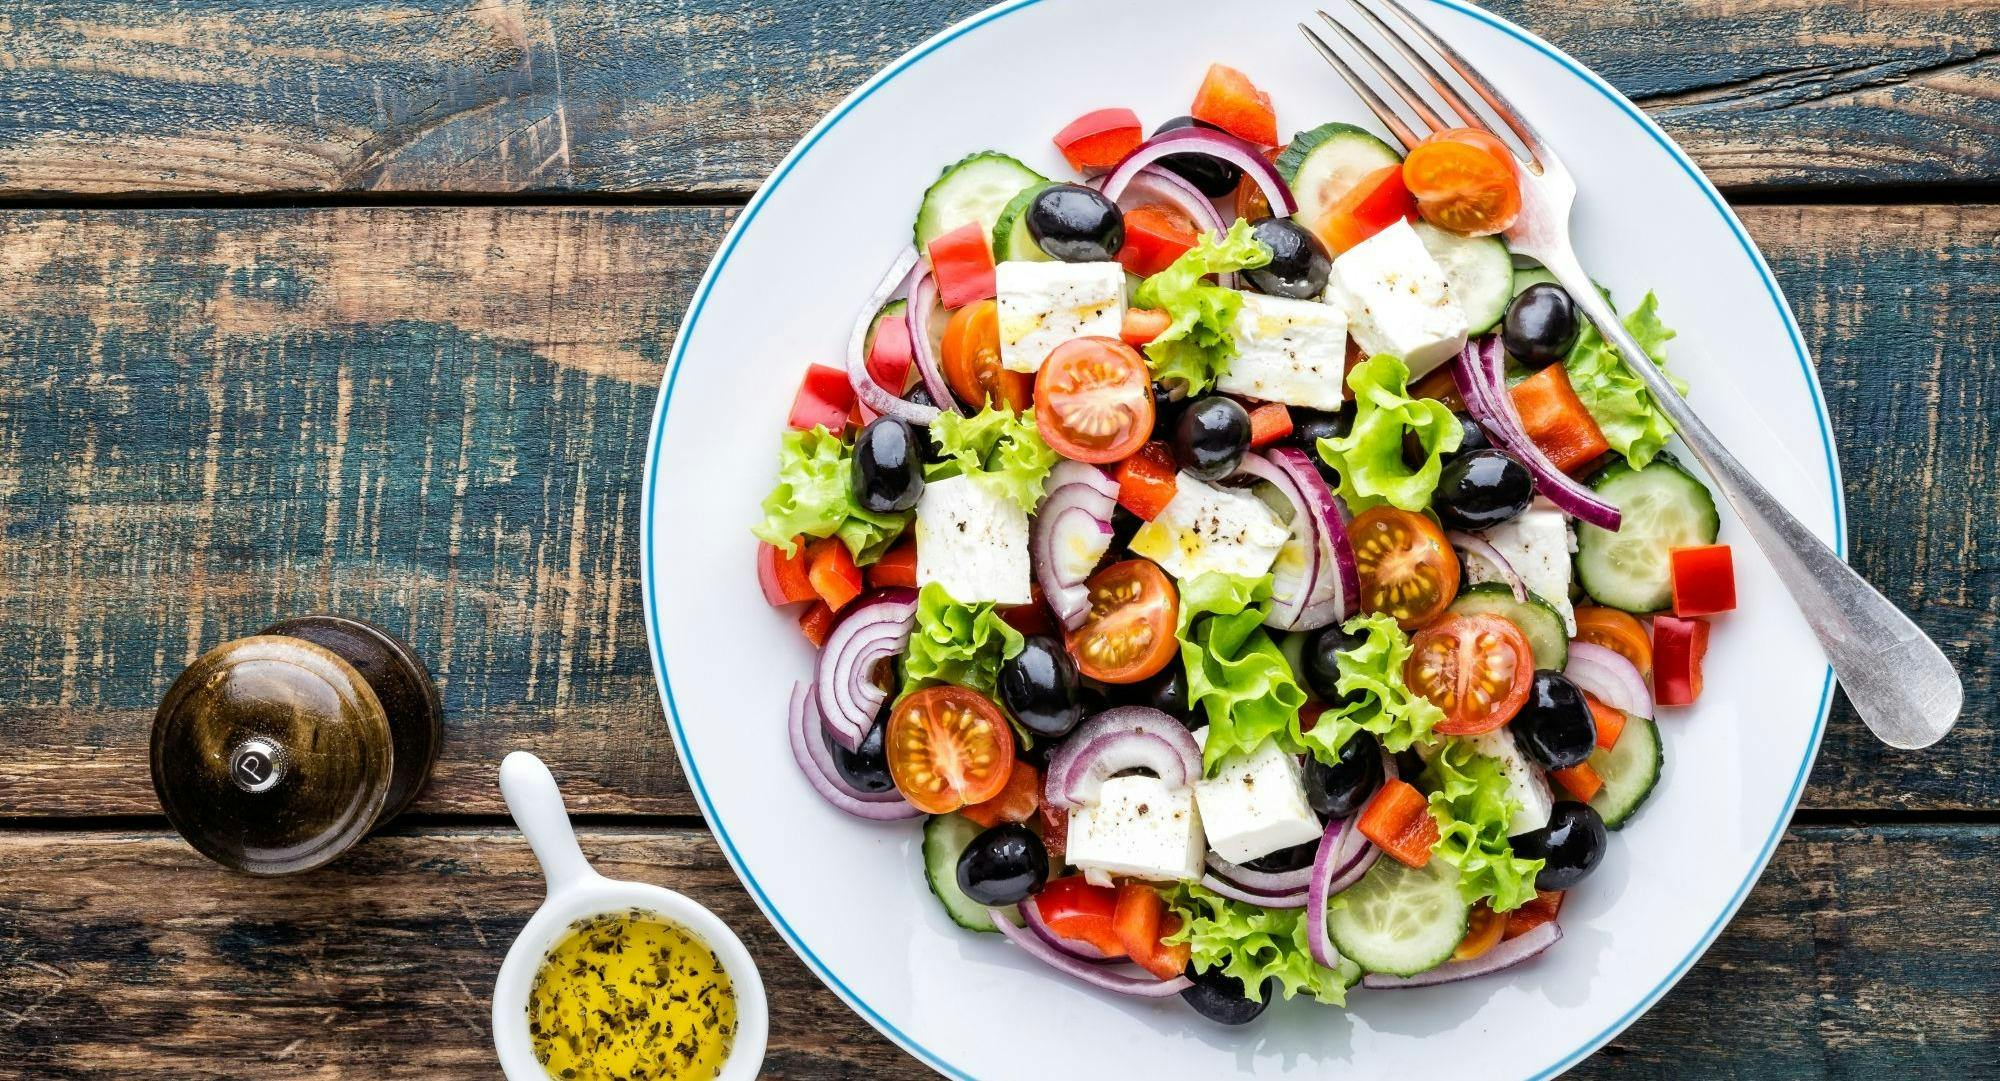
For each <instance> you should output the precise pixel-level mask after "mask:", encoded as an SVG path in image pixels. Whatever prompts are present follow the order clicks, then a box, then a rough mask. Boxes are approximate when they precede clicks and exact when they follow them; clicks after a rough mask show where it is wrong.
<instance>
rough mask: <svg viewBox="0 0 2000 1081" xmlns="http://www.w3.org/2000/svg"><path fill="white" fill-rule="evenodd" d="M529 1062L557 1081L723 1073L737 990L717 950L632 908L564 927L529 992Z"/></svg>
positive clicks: (678, 1078) (657, 1080)
mask: <svg viewBox="0 0 2000 1081" xmlns="http://www.w3.org/2000/svg"><path fill="white" fill-rule="evenodd" d="M528 1035H529V1037H530V1039H531V1040H532V1041H533V1042H534V1047H535V1058H536V1060H537V1061H539V1062H540V1063H541V1064H542V1068H543V1069H545V1070H547V1071H548V1073H549V1076H550V1077H552V1078H561V1079H563V1081H627V1079H629V1081H683V1079H691V1078H712V1077H715V1076H717V1075H719V1074H720V1073H721V1072H722V1065H723V1063H724V1062H726V1061H728V1059H729V1050H730V1047H731V1045H732V1044H733V1043H734V1042H735V1038H736V991H735V989H734V988H733V987H732V986H731V985H730V982H729V973H728V972H726V971H724V969H723V967H722V962H721V961H719V960H718V959H717V958H716V956H715V951H714V950H711V949H709V947H708V945H707V944H706V943H704V942H702V941H701V940H700V939H698V938H696V937H695V936H694V935H693V934H691V933H689V932H688V931H687V929H685V928H683V927H682V926H680V925H679V924H677V923H673V922H670V921H668V920H665V919H662V918H661V917H659V916H656V915H654V914H652V913H650V912H645V911H642V910H640V909H636V908H634V909H625V910H622V911H619V912H609V913H605V914H603V915H600V916H592V917H591V918H589V919H587V920H582V921H579V922H578V923H576V924H574V925H572V926H571V927H570V929H569V930H568V932H567V933H565V934H564V935H563V937H562V939H561V940H560V941H558V942H557V943H556V945H555V948H554V949H552V950H550V951H549V953H548V956H546V957H544V958H543V959H542V967H541V968H540V970H538V971H537V972H536V973H535V983H534V987H533V988H532V989H531V990H530V991H529V993H528Z"/></svg>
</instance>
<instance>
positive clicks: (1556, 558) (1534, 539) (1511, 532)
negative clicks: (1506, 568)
mask: <svg viewBox="0 0 2000 1081" xmlns="http://www.w3.org/2000/svg"><path fill="white" fill-rule="evenodd" d="M1480 536H1481V537H1484V538H1485V539H1486V543H1488V544H1491V545H1492V546H1493V550H1494V551H1496V552H1498V553H1500V555H1501V556H1502V557H1503V558H1504V559H1506V560H1507V563H1508V565H1510V566H1512V567H1513V568H1514V573H1515V574H1518V575H1520V576H1521V583H1522V584H1523V585H1525V586H1527V587H1528V588H1529V589H1530V590H1532V591H1533V592H1534V594H1535V595H1536V596H1538V597H1540V598H1542V599H1543V600H1545V601H1547V602H1549V603H1550V604H1552V605H1555V608H1556V611H1558V612H1561V613H1562V617H1563V626H1564V627H1565V628H1567V629H1568V631H1569V633H1570V634H1571V635H1575V634H1576V610H1575V609H1574V608H1572V607H1571V606H1570V603H1569V581H1570V553H1571V552H1574V551H1575V550H1576V536H1575V534H1573V533H1571V532H1570V528H1569V519H1568V518H1567V517H1565V516H1564V515H1563V512H1562V511H1560V510H1557V509H1556V505H1555V504H1553V503H1550V502H1549V501H1548V500H1546V499H1539V498H1538V499H1536V500H1535V502H1534V503H1533V504H1532V505H1530V506H1529V507H1528V509H1527V510H1525V511H1522V512H1521V513H1520V514H1519V515H1518V516H1516V517H1514V518H1513V519H1511V520H1509V521H1506V522H1502V523H1501V524H1499V525H1497V526H1494V527H1493V528H1492V529H1488V530H1486V531H1484V532H1483V533H1481V534H1480ZM1465 574H1466V578H1467V579H1468V580H1469V581H1473V582H1499V581H1505V578H1504V576H1503V575H1501V573H1500V568H1498V567H1495V566H1494V565H1493V564H1492V562H1491V561H1489V560H1487V559H1486V557H1484V556H1481V555H1477V554H1472V553H1468V554H1467V555H1466V562H1465Z"/></svg>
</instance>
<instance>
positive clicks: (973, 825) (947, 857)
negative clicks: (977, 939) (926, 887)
mask: <svg viewBox="0 0 2000 1081" xmlns="http://www.w3.org/2000/svg"><path fill="white" fill-rule="evenodd" d="M981 832H983V830H982V828H981V827H980V825H979V823H977V822H974V821H973V820H972V819H970V818H967V817H965V816H964V815H955V814H945V815H932V816H930V817H929V818H927V819H925V820H924V881H926V882H928V883H929V884H930V887H931V896H933V897H935V898H937V899H938V903H939V904H941V905H943V906H944V914H945V915H947V916H949V917H951V922H953V923H955V924H957V925H959V926H960V927H963V928H965V929H966V930H968V931H979V932H981V933H990V934H999V933H1000V929H999V928H997V927H995V926H993V917H991V916H989V915H987V913H986V906H985V905H982V904H980V903H979V902H977V901H975V900H973V899H972V898H970V897H967V896H966V895H965V892H964V891H963V890H960V889H959V888H958V857H960V856H961V855H964V854H965V848H966V846H967V845H969V844H971V843H972V839H973V838H974V837H977V836H979V835H980V833H981ZM1009 911H1010V912H1011V911H1012V907H1011V906H1009ZM1013 922H1015V923H1017V924H1018V923H1019V922H1020V920H1018V919H1015V920H1014V921H1013Z"/></svg>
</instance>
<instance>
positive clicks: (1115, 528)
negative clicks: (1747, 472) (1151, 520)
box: [1098, 505, 1146, 567]
mask: <svg viewBox="0 0 2000 1081" xmlns="http://www.w3.org/2000/svg"><path fill="white" fill-rule="evenodd" d="M1145 524H1146V520H1145V519H1144V518H1141V517H1139V516H1138V515H1136V514H1133V513H1132V512H1131V511H1129V510H1126V509H1125V508H1124V506H1123V505H1120V506H1116V507H1113V508H1111V546H1110V547H1109V548H1106V549H1105V550H1104V557H1103V558H1102V559H1100V560H1098V566H1100V567H1108V566H1110V565H1111V564H1113V563H1117V562H1119V561H1120V560H1123V559H1124V558H1125V555H1124V552H1125V549H1126V546H1128V545H1130V544H1131V543H1132V537H1133V535H1134V534H1136V533H1138V532H1139V527H1140V526H1142V525H1145Z"/></svg>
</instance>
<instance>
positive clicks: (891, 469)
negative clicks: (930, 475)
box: [854, 417, 930, 514]
mask: <svg viewBox="0 0 2000 1081" xmlns="http://www.w3.org/2000/svg"><path fill="white" fill-rule="evenodd" d="M929 441H930V437H929V436H928V435H919V434H917V431H916V429H915V428H914V427H913V426H912V425H911V424H910V423H909V422H908V421H905V420H898V419H897V418H895V417H877V418H875V420H874V421H873V422H872V423H870V424H869V425H868V427H866V428H863V429H861V434H860V435H858V436H855V437H854V501H855V502H856V503H859V504H860V505H861V509H863V510H866V511H871V512H873V513H875V514H894V513H896V512H897V511H905V510H909V509H910V508H911V507H914V506H916V505H917V500H918V499H920V498H922V496H923V494H924V469H923V450H922V444H923V443H928V442H929Z"/></svg>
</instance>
